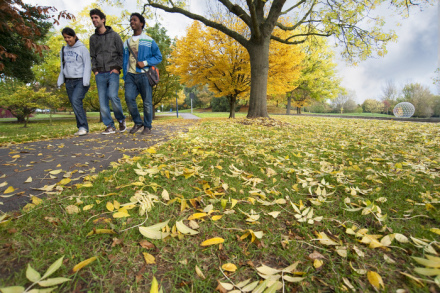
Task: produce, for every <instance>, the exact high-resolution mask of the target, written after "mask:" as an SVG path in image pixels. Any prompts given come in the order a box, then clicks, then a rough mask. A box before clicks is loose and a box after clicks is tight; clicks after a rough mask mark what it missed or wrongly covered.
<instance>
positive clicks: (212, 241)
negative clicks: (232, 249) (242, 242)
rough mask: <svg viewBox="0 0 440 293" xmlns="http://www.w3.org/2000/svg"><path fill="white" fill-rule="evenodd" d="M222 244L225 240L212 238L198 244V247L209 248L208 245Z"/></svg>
mask: <svg viewBox="0 0 440 293" xmlns="http://www.w3.org/2000/svg"><path fill="white" fill-rule="evenodd" d="M223 242H225V239H223V238H220V237H214V238H211V239H208V240H205V241H203V242H202V244H200V245H201V246H209V245H215V244H220V243H223Z"/></svg>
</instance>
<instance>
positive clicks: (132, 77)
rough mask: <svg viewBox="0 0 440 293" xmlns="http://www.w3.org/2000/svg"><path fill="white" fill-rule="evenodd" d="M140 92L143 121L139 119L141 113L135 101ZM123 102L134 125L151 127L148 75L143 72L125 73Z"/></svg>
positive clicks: (151, 111) (151, 116) (151, 105)
mask: <svg viewBox="0 0 440 293" xmlns="http://www.w3.org/2000/svg"><path fill="white" fill-rule="evenodd" d="M139 94H141V98H142V101H143V108H144V121H142V120H141V115H140V114H139V110H138V107H137V103H136V97H137V96H138V95H139ZM125 102H126V103H127V106H128V111H130V115H131V118H133V122H134V124H136V125H144V127H146V128H149V129H151V123H152V121H153V89H152V88H151V86H150V83H149V82H148V77H147V75H146V74H145V73H141V74H133V73H127V75H126V76H125Z"/></svg>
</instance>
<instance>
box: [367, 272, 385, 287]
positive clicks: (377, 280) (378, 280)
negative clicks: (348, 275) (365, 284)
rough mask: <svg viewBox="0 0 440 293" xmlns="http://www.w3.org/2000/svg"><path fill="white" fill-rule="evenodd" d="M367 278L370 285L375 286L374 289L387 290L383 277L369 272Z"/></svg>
mask: <svg viewBox="0 0 440 293" xmlns="http://www.w3.org/2000/svg"><path fill="white" fill-rule="evenodd" d="M367 278H368V281H369V282H370V284H371V285H373V287H374V288H376V289H380V287H382V288H385V285H384V283H383V280H382V277H381V276H380V275H379V274H378V273H376V272H372V271H369V272H367Z"/></svg>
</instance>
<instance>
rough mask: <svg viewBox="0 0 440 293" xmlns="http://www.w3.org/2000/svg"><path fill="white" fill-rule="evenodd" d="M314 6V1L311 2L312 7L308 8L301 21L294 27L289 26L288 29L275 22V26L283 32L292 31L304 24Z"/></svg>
mask: <svg viewBox="0 0 440 293" xmlns="http://www.w3.org/2000/svg"><path fill="white" fill-rule="evenodd" d="M315 4H316V1H313V3H312V5H311V6H310V9H309V11H307V13H306V14H304V17H303V18H301V20H300V21H298V22H297V23H296V24H295V25H293V26H291V27H288V26H285V25H283V24H282V23H279V22H277V23H276V26H277V27H279V28H280V29H282V30H285V31H293V30H295V29H296V28H297V27H299V26H300V25H301V24H303V23H304V22H305V20H306V19H307V17H309V16H310V14H311V13H312V11H313V8H314V7H315Z"/></svg>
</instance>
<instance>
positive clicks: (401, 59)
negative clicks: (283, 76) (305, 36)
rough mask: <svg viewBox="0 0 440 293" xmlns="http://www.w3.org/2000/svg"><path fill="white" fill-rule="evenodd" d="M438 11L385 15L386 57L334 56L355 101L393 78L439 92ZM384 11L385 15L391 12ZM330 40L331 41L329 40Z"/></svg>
mask: <svg viewBox="0 0 440 293" xmlns="http://www.w3.org/2000/svg"><path fill="white" fill-rule="evenodd" d="M25 2H28V3H33V4H35V3H38V4H39V5H49V6H55V7H56V8H58V10H64V9H65V10H68V11H70V12H72V13H74V14H75V13H77V12H79V11H80V10H81V9H82V8H83V7H85V6H86V5H87V4H88V3H90V2H89V1H87V0H77V1H72V0H68V1H65V0H63V1H60V0H41V1H36V0H25ZM125 2H126V4H127V5H125V8H126V9H128V10H130V6H131V5H130V4H129V3H130V1H129V0H126V1H125ZM133 2H134V1H133ZM437 2H438V1H437ZM204 3H205V1H203V2H202V1H201V0H192V1H191V11H192V12H196V13H201V14H203V11H204V8H203V6H204ZM131 9H133V12H134V10H135V9H136V8H135V6H134V5H133V7H132V8H131ZM439 10H440V7H439V5H438V4H436V5H435V6H429V7H425V9H424V10H423V11H420V10H419V9H418V8H413V9H411V10H410V15H409V18H406V19H402V17H400V16H397V17H392V18H390V17H387V18H386V20H387V25H388V27H390V28H392V29H394V30H395V31H396V33H397V35H398V40H397V42H396V43H390V44H389V45H388V47H387V49H388V54H387V55H386V56H385V57H382V58H370V59H368V60H366V61H362V62H360V63H359V64H358V65H357V66H356V67H351V66H348V65H347V64H346V63H345V62H344V61H343V60H342V59H341V58H339V57H338V55H336V56H337V58H336V60H335V61H336V62H337V64H338V67H337V69H338V75H339V76H340V77H341V78H342V86H343V87H345V88H347V89H350V90H354V91H355V92H356V95H357V98H356V101H357V102H358V103H362V102H363V101H364V100H365V99H369V98H372V99H379V97H380V96H381V93H382V88H383V86H384V85H385V83H386V82H387V81H388V80H392V81H393V82H394V83H395V85H396V86H397V88H398V89H401V88H402V87H403V86H404V85H405V84H407V83H410V82H418V83H420V84H422V85H425V86H427V87H429V88H430V90H431V92H432V93H434V94H440V93H439V92H437V88H436V87H435V86H434V85H433V83H432V78H434V77H435V75H436V74H435V70H436V68H438V67H440V64H439V54H440V45H439V41H438V40H439V34H440V33H439V28H440V20H439ZM130 11H131V10H130ZM383 12H384V13H385V15H388V14H387V13H389V12H390V11H389V10H384V11H383ZM108 13H111V12H108ZM159 14H161V15H164V17H163V19H162V20H161V21H160V22H161V24H162V26H164V27H165V28H166V29H167V31H168V33H169V35H170V36H171V37H174V36H182V35H184V33H185V29H186V27H187V26H188V25H189V24H190V22H191V21H192V20H190V19H189V18H187V17H184V16H182V15H180V14H177V13H174V14H167V13H164V12H159ZM397 22H400V23H401V26H395V23H397ZM91 25H92V24H91ZM329 41H330V43H332V40H329Z"/></svg>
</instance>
